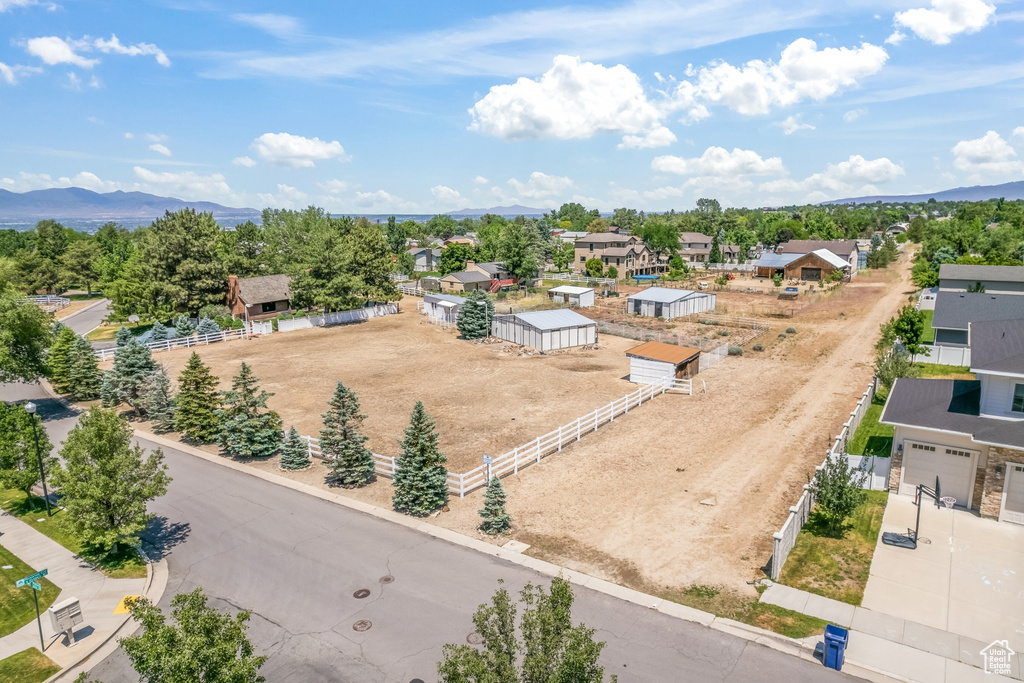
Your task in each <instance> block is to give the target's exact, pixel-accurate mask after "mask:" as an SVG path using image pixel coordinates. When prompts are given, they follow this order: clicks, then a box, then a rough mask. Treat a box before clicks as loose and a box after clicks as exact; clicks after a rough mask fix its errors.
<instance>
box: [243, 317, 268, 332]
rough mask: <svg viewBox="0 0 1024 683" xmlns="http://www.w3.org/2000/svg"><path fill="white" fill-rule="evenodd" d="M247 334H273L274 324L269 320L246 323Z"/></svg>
mask: <svg viewBox="0 0 1024 683" xmlns="http://www.w3.org/2000/svg"><path fill="white" fill-rule="evenodd" d="M246 329H247V330H249V334H273V333H274V323H272V322H270V321H269V320H253V321H251V322H247V323H246Z"/></svg>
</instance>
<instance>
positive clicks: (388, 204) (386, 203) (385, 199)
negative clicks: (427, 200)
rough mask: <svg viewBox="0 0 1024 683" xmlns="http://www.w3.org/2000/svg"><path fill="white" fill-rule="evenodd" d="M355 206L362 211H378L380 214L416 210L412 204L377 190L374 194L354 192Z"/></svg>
mask: <svg viewBox="0 0 1024 683" xmlns="http://www.w3.org/2000/svg"><path fill="white" fill-rule="evenodd" d="M356 206H359V207H361V208H363V209H378V210H379V211H380V212H382V213H383V212H384V211H393V210H395V209H401V210H404V211H408V210H411V209H415V208H417V207H416V205H415V204H413V203H412V202H407V201H404V200H403V199H402V198H401V197H396V196H395V195H393V194H391V193H389V192H385V191H384V190H377V191H376V192H356Z"/></svg>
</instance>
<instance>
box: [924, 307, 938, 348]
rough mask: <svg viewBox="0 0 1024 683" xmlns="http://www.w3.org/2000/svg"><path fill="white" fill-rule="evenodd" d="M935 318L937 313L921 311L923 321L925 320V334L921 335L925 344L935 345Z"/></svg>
mask: <svg viewBox="0 0 1024 683" xmlns="http://www.w3.org/2000/svg"><path fill="white" fill-rule="evenodd" d="M934 317H935V311H921V319H922V320H924V333H923V334H922V335H921V341H922V342H924V343H925V344H934V343H935V328H934V327H932V318H934Z"/></svg>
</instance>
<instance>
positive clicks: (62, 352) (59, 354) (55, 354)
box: [46, 325, 77, 394]
mask: <svg viewBox="0 0 1024 683" xmlns="http://www.w3.org/2000/svg"><path fill="white" fill-rule="evenodd" d="M76 337H77V335H76V334H75V331H74V330H72V329H71V328H70V327H68V326H67V325H61V326H60V332H58V333H57V337H56V339H54V340H53V344H51V345H50V351H49V353H47V354H46V366H47V368H48V369H49V371H50V372H49V374H50V381H51V382H52V383H53V388H54V389H56V390H57V391H59V392H60V393H62V394H65V393H68V390H69V383H70V379H69V373H70V370H71V346H72V345H73V344H74V343H75V338H76Z"/></svg>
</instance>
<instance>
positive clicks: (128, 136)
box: [124, 133, 135, 140]
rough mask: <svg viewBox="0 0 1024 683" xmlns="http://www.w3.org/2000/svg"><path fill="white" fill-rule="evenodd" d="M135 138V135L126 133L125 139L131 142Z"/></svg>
mask: <svg viewBox="0 0 1024 683" xmlns="http://www.w3.org/2000/svg"><path fill="white" fill-rule="evenodd" d="M134 137H135V133H125V134H124V139H125V140H131V139H132V138H134Z"/></svg>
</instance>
